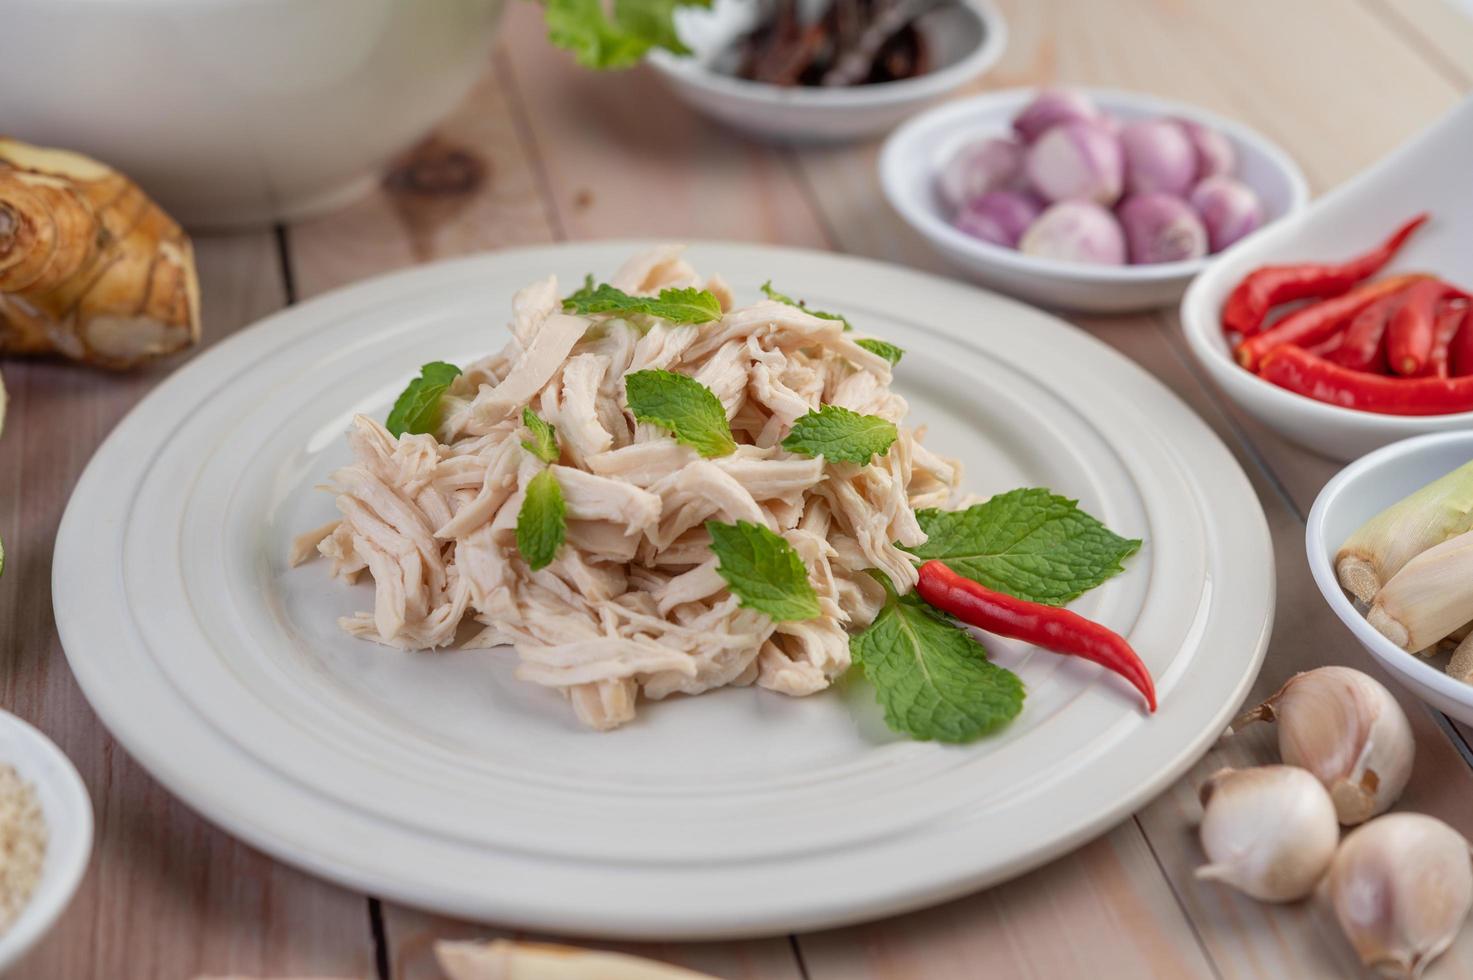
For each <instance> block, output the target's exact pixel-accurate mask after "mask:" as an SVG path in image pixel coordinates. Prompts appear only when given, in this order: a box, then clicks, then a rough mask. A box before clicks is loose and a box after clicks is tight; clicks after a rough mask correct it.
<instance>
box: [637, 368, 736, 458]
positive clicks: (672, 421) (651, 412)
mask: <svg viewBox="0 0 1473 980" xmlns="http://www.w3.org/2000/svg"><path fill="white" fill-rule="evenodd" d="M624 392H625V394H626V395H627V396H628V398H629V411H631V412H633V413H634V417H635V418H636V419H638V420H639V421H641V422H652V423H654V424H655V425H659V426H663V427H664V428H666V429H669V430H670V432H671V434H672V435H674V436H675V438H676V440H677V441H679V442H682V443H684V444H685V445H687V446H690V447H691V448H692V449H694V450H695V451H696V452H698V453H700V454H701V455H702V456H706V457H711V456H725V455H727V454H728V453H731V452H734V451H735V450H736V440H735V439H733V438H732V437H731V426H730V425H728V424H727V421H726V409H725V408H723V407H722V405H721V399H719V398H717V397H716V393H715V392H713V391H712V390H711V389H710V388H707V387H706V386H705V385H703V384H701V383H700V382H699V381H697V380H696V379H695V378H691V377H687V376H686V375H684V374H676V373H675V372H674V371H660V370H650V371H635V372H634V373H633V374H630V375H626V376H625V378H624Z"/></svg>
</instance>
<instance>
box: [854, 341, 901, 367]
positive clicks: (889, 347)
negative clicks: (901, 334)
mask: <svg viewBox="0 0 1473 980" xmlns="http://www.w3.org/2000/svg"><path fill="white" fill-rule="evenodd" d="M855 343H856V344H858V345H859V346H861V347H863V348H864V349H865V350H867V351H869V352H870V353H871V354H878V355H880V356H881V357H883V358H884V359H885V360H887V361H889V362H890V363H891V364H899V363H900V359H901V358H902V357H904V356H905V351H903V350H901V349H900V348H899V347H896V346H895V345H894V344H890V343H886V342H885V341H883V340H876V339H874V338H873V337H861V338H859V339H858V340H856V341H855Z"/></svg>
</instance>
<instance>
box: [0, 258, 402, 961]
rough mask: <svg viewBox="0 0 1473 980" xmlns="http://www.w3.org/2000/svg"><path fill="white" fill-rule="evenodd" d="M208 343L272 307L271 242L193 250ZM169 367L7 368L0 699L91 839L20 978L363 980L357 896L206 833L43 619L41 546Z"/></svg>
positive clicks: (365, 951)
mask: <svg viewBox="0 0 1473 980" xmlns="http://www.w3.org/2000/svg"><path fill="white" fill-rule="evenodd" d="M197 249H198V255H199V262H200V278H201V287H202V290H203V299H204V306H205V325H206V331H205V333H206V336H205V341H206V343H208V342H210V341H214V340H219V339H220V338H221V337H223V336H225V335H226V334H228V333H230V332H231V331H233V330H235V329H236V328H238V327H239V326H241V325H242V324H244V323H247V322H249V321H250V320H253V319H255V318H256V317H258V316H261V315H263V314H266V313H269V312H270V311H271V310H273V309H275V308H276V307H278V306H280V305H281V304H282V302H283V301H284V294H283V292H282V284H281V275H280V266H279V263H278V259H277V254H276V249H275V245H274V242H273V241H272V238H271V236H270V235H269V234H266V233H261V234H248V235H239V236H233V237H211V238H203V239H200V240H199V241H198V242H197ZM173 366H174V365H172V364H170V365H166V366H163V367H160V368H155V369H152V370H149V371H146V372H143V373H139V374H132V375H121V376H118V375H104V374H100V373H96V372H91V371H88V370H86V369H83V368H79V367H76V366H72V365H67V364H61V363H41V362H36V363H22V362H19V361H9V362H7V363H6V364H5V365H4V371H5V377H6V380H7V382H8V383H9V385H10V390H11V397H12V399H13V400H12V402H11V407H10V417H9V422H10V424H9V426H8V427H7V431H6V434H5V438H4V439H3V440H0V528H3V534H4V536H5V543H6V545H7V551H8V552H9V559H10V560H9V562H8V563H7V568H6V574H5V577H4V579H3V580H0V651H4V654H5V656H4V660H3V667H0V685H3V692H4V704H5V705H6V707H7V708H9V709H10V710H11V711H14V712H15V713H16V714H18V715H20V716H21V717H23V718H25V719H27V720H28V721H30V722H32V723H33V724H35V725H37V726H38V727H40V728H41V729H42V730H43V731H45V732H47V733H48V734H49V735H51V737H52V738H53V739H55V740H56V742H57V744H59V745H60V746H61V748H62V750H63V751H65V752H66V754H67V755H68V756H69V757H70V758H71V759H72V761H73V762H74V763H76V765H77V768H78V769H79V770H80V771H81V774H82V778H83V780H84V781H85V782H86V784H87V788H88V790H89V791H90V793H91V796H92V803H93V808H94V811H95V815H96V819H97V837H96V844H95V847H94V851H93V856H92V862H91V865H90V867H89V869H88V872H87V876H86V878H84V879H83V882H82V885H81V888H80V890H79V891H78V894H77V897H76V898H75V900H74V901H73V902H72V905H71V907H70V908H69V910H68V911H67V913H66V914H65V915H64V916H63V917H62V919H61V921H60V923H59V924H58V925H57V927H56V929H55V930H54V931H53V932H52V933H51V934H50V935H48V936H47V937H46V938H45V939H44V940H42V942H41V943H40V945H39V946H37V947H36V949H35V950H34V951H33V952H32V953H31V954H30V955H29V956H28V957H26V959H24V960H23V961H22V962H21V963H20V964H19V965H17V966H16V967H15V969H14V971H13V975H14V976H17V977H107V978H119V980H121V978H138V980H154V978H157V977H189V976H193V975H195V974H196V973H202V972H204V973H227V972H239V973H257V974H267V973H274V974H278V975H279V974H285V973H296V974H306V973H320V974H334V975H338V976H367V975H368V974H369V973H370V972H371V970H372V963H373V940H372V935H371V932H370V930H369V924H368V915H367V910H366V904H365V902H364V900H363V899H362V898H361V897H360V896H357V895H354V894H352V893H349V892H347V891H343V890H341V889H339V888H336V887H333V886H331V885H328V884H325V883H323V882H320V881H317V880H316V879H313V878H310V877H308V876H306V875H304V874H301V873H299V872H296V871H293V870H291V869H289V868H286V867H284V866H282V865H279V864H277V863H275V862H274V861H272V860H270V859H269V858H267V857H265V856H263V855H261V854H259V853H257V852H256V851H253V850H251V849H250V848H248V847H246V846H245V845H243V844H240V843H238V842H236V841H235V840H233V839H232V838H230V837H229V836H227V835H226V834H225V833H223V832H222V831H220V830H217V829H216V828H215V827H213V826H211V825H210V824H207V823H205V822H204V821H203V820H202V819H200V818H199V817H198V816H196V815H195V814H194V813H193V812H191V811H190V810H189V809H187V808H186V807H185V806H184V805H183V804H181V803H179V802H178V801H177V800H175V799H174V798H173V797H171V796H170V795H169V794H168V792H167V791H165V790H164V789H163V788H162V787H161V786H159V785H158V784H157V783H155V782H154V781H153V780H152V779H151V778H150V777H149V776H148V775H147V774H146V773H145V772H144V771H143V770H142V769H141V768H140V767H139V766H138V765H137V764H136V763H134V762H133V760H132V759H130V758H129V757H128V755H127V754H126V753H125V752H124V751H123V750H122V749H121V748H120V747H119V746H118V745H117V744H116V743H115V742H114V741H113V740H112V737H111V736H110V735H109V734H108V733H107V732H106V731H105V730H104V729H103V727H102V725H101V723H100V722H99V721H98V720H97V717H96V716H95V715H94V714H93V713H92V710H91V709H90V708H89V707H88V706H87V704H86V702H85V701H84V700H83V698H82V694H81V691H80V690H79V689H78V688H77V686H76V683H75V681H74V680H73V679H72V675H71V672H70V671H69V670H68V669H67V666H66V662H65V660H64V658H63V654H62V650H61V645H60V641H59V640H58V639H57V635H56V626H55V623H54V621H53V619H52V613H51V592H50V583H51V549H52V545H53V543H54V540H55V537H56V529H57V525H58V523H59V522H60V520H61V514H62V510H63V508H64V506H65V504H66V500H67V496H68V492H69V490H70V488H71V487H72V485H73V484H74V483H75V482H76V480H77V477H78V476H79V475H80V474H81V471H82V468H83V467H84V466H85V465H86V463H87V460H88V459H89V458H90V457H91V455H92V451H93V450H94V449H95V448H96V446H97V444H98V443H99V442H101V440H102V438H103V437H104V436H105V435H106V434H107V433H108V431H109V430H110V429H111V428H112V426H113V424H114V423H116V422H117V420H118V419H119V418H121V417H122V416H123V415H124V414H125V413H126V412H127V410H128V409H129V408H131V407H132V405H133V404H134V403H135V402H136V401H137V400H138V399H139V398H141V397H142V396H143V395H144V394H146V393H147V392H148V390H149V389H150V388H152V387H153V385H155V384H156V383H158V381H160V380H161V379H162V378H163V377H165V375H166V374H167V373H168V371H169V369H170V368H172V367H173Z"/></svg>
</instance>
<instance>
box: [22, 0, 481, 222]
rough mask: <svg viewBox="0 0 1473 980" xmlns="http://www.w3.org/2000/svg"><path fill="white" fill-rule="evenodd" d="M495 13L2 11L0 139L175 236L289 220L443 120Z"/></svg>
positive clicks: (298, 6) (161, 8)
mask: <svg viewBox="0 0 1473 980" xmlns="http://www.w3.org/2000/svg"><path fill="white" fill-rule="evenodd" d="M504 2H505V0H436V2H434V3H428V4H426V3H415V2H414V0H7V2H6V3H5V5H4V10H3V16H4V27H3V29H0V52H3V54H0V130H3V132H4V133H5V135H8V136H14V137H16V138H18V139H22V140H26V141H27V142H31V143H39V144H42V145H47V146H58V147H65V148H66V149H70V150H77V151H80V152H82V153H86V154H89V155H91V156H94V157H97V158H98V159H99V160H102V161H104V162H106V163H108V164H110V165H111V166H113V167H116V168H117V169H119V170H121V171H123V172H124V173H126V174H128V175H129V176H131V177H132V178H134V179H135V180H137V181H138V182H139V184H140V185H142V187H143V188H144V189H145V190H146V191H148V193H149V194H151V195H153V197H154V198H155V199H156V200H158V201H159V203H161V204H162V205H163V206H164V207H165V208H166V209H168V210H169V212H170V213H172V214H173V215H174V216H175V217H176V218H178V219H179V220H180V221H182V222H183V223H184V224H186V225H189V226H191V227H195V228H200V227H230V226H244V225H253V224H264V223H270V222H276V221H289V220H295V219H297V218H302V217H306V216H309V215H312V214H315V213H318V212H321V211H326V210H331V209H332V208H334V207H337V206H339V205H341V204H344V203H346V202H347V201H349V200H351V199H352V198H353V197H355V196H356V195H357V194H359V193H362V192H363V191H365V190H367V189H368V188H369V187H371V186H372V184H373V182H374V180H376V179H377V176H378V174H379V172H380V171H381V169H382V168H383V165H384V164H385V162H387V161H388V160H389V159H390V158H391V157H392V156H394V155H395V154H397V153H399V152H400V151H402V150H404V149H406V148H407V147H408V146H409V145H410V144H412V143H413V142H415V141H416V140H417V139H419V137H421V136H423V135H424V134H425V132H427V131H428V130H429V128H430V127H432V126H433V125H434V124H435V123H437V122H439V121H440V119H441V118H442V117H444V116H445V115H446V114H448V113H449V112H450V111H451V110H452V109H453V108H454V107H455V106H456V104H457V103H458V102H459V101H460V100H461V99H462V98H463V97H464V96H465V94H466V92H468V91H469V89H470V87H471V85H472V84H473V83H474V82H475V81H476V79H477V78H479V77H480V76H481V74H482V72H484V70H485V68H486V59H487V57H488V54H489V50H490V42H491V38H492V35H493V33H494V31H495V29H496V26H497V23H498V21H499V20H500V18H501V12H502V8H503V6H504ZM59 66H68V67H66V68H65V69H61V68H59Z"/></svg>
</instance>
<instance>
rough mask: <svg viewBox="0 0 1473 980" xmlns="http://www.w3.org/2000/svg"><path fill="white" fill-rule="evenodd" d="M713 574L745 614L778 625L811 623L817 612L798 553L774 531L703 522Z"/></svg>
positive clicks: (747, 524)
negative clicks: (750, 611) (712, 556)
mask: <svg viewBox="0 0 1473 980" xmlns="http://www.w3.org/2000/svg"><path fill="white" fill-rule="evenodd" d="M706 530H707V531H708V532H710V534H711V551H712V552H714V553H715V555H716V558H717V566H716V572H717V574H719V575H720V576H721V577H722V578H723V579H725V580H726V584H727V587H728V588H730V589H731V592H732V594H733V595H735V596H736V597H737V599H738V600H739V601H740V602H741V605H742V606H743V607H745V608H749V609H756V610H757V611H758V612H763V613H766V614H767V615H768V616H771V617H772V618H773V619H774V620H776V621H777V622H785V621H788V620H802V619H813V618H814V617H815V616H817V615H818V614H819V612H820V611H821V610H820V609H819V605H818V593H816V592H815V591H814V590H813V584H812V583H811V582H809V581H808V569H807V568H805V567H804V565H803V559H801V558H800V557H798V552H796V551H794V550H793V546H792V545H790V544H788V542H787V541H785V540H784V539H783V537H782V535H780V534H778V533H777V532H776V531H771V530H769V529H768V528H765V527H763V526H762V525H761V524H753V523H751V522H749V521H737V522H736V523H735V524H723V523H721V522H720V521H707V522H706Z"/></svg>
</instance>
